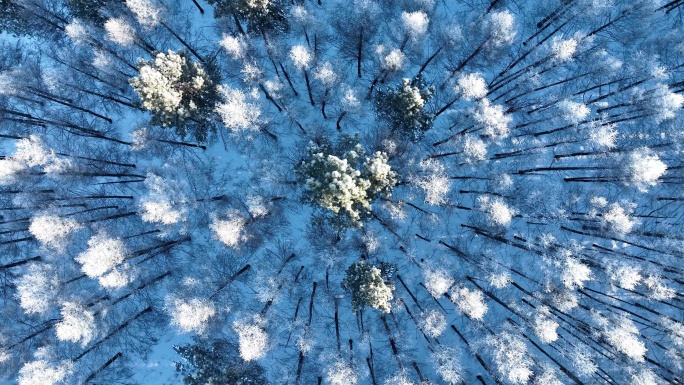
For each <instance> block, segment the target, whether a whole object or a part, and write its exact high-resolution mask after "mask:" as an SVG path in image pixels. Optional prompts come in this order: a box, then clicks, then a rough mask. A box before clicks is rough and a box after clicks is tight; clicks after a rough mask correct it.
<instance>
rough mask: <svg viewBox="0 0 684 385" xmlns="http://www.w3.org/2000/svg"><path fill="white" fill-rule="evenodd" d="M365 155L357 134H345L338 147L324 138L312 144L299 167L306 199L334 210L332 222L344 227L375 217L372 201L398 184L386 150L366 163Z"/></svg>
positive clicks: (388, 194) (388, 192)
mask: <svg viewBox="0 0 684 385" xmlns="http://www.w3.org/2000/svg"><path fill="white" fill-rule="evenodd" d="M364 155H365V150H364V149H363V147H362V146H361V144H360V143H359V141H358V138H357V137H351V136H343V137H342V138H341V139H340V140H339V142H338V143H337V146H333V145H332V143H330V142H329V141H327V140H324V139H321V140H320V144H315V143H313V142H312V143H310V144H309V156H308V157H307V159H305V160H304V161H303V162H302V163H300V164H299V166H298V168H297V173H298V175H299V177H300V180H301V182H303V183H304V184H305V185H306V187H307V190H306V192H305V193H304V200H305V201H307V202H310V203H313V204H316V205H318V206H320V207H323V208H326V209H328V210H330V211H331V212H332V213H334V214H335V215H334V216H333V217H332V218H331V221H332V223H333V224H334V225H336V226H337V227H339V228H342V229H343V228H347V227H354V226H356V227H359V226H361V225H362V223H363V221H364V220H366V219H368V218H369V217H370V216H371V202H373V200H375V199H377V198H381V197H389V196H390V195H391V193H392V188H393V187H394V185H396V183H397V174H396V173H395V172H394V171H392V168H391V166H390V165H389V164H388V163H387V161H388V159H387V155H386V154H385V153H383V152H379V151H378V152H376V153H374V154H373V155H372V156H370V157H366V158H365V161H363V162H362V161H361V160H362V159H363V158H362V157H363V156H364Z"/></svg>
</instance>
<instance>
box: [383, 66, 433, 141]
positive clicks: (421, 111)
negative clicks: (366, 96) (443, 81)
mask: <svg viewBox="0 0 684 385" xmlns="http://www.w3.org/2000/svg"><path fill="white" fill-rule="evenodd" d="M433 92H434V88H432V87H427V85H426V84H425V81H424V80H423V77H422V75H419V76H417V77H416V78H414V79H413V80H410V79H404V80H403V81H402V83H401V84H400V85H399V86H397V87H396V88H395V89H389V90H378V91H377V92H376V94H375V109H376V111H377V113H378V116H379V117H380V118H381V119H383V120H385V121H387V123H388V124H389V125H390V127H391V131H392V132H397V131H398V132H399V133H401V134H404V135H407V136H409V137H410V138H411V139H413V140H417V139H419V138H420V137H421V135H422V133H423V132H425V131H427V130H429V129H430V128H431V127H432V120H433V119H434V117H433V115H432V114H430V113H429V112H427V111H425V104H426V103H427V102H428V101H430V99H431V98H432V94H433Z"/></svg>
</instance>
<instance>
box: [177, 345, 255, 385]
mask: <svg viewBox="0 0 684 385" xmlns="http://www.w3.org/2000/svg"><path fill="white" fill-rule="evenodd" d="M173 349H174V350H175V351H176V353H178V354H179V355H180V356H181V357H183V360H184V362H178V361H177V362H176V370H177V371H178V372H180V373H181V374H183V376H184V377H183V383H184V384H187V385H210V384H215V385H267V384H268V382H267V381H266V379H265V378H264V377H263V373H264V370H263V369H262V368H261V367H260V366H259V364H257V363H255V362H243V361H242V360H241V359H240V358H239V357H237V356H236V355H235V352H236V351H237V346H235V345H234V344H233V343H231V342H228V341H225V340H220V339H219V340H210V341H204V340H200V339H196V340H195V343H194V344H190V345H185V346H174V347H173Z"/></svg>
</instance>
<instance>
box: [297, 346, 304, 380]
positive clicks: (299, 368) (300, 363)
mask: <svg viewBox="0 0 684 385" xmlns="http://www.w3.org/2000/svg"><path fill="white" fill-rule="evenodd" d="M303 366H304V352H302V351H301V350H300V351H299V360H298V361H297V376H296V377H295V384H296V385H299V380H300V379H301V377H302V367H303Z"/></svg>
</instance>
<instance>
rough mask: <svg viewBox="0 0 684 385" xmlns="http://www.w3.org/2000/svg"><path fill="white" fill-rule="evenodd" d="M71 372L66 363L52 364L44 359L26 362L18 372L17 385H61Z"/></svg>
mask: <svg viewBox="0 0 684 385" xmlns="http://www.w3.org/2000/svg"><path fill="white" fill-rule="evenodd" d="M71 371H72V366H71V363H70V362H68V361H63V362H58V363H53V362H50V361H48V360H46V359H38V360H36V361H31V362H27V363H26V364H24V366H22V367H21V369H20V370H19V385H35V384H44V385H56V384H62V383H64V381H65V380H66V379H67V377H68V376H69V374H70V373H71Z"/></svg>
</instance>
